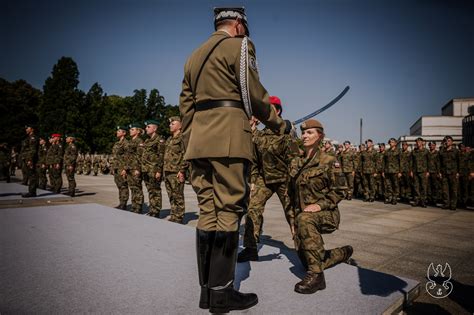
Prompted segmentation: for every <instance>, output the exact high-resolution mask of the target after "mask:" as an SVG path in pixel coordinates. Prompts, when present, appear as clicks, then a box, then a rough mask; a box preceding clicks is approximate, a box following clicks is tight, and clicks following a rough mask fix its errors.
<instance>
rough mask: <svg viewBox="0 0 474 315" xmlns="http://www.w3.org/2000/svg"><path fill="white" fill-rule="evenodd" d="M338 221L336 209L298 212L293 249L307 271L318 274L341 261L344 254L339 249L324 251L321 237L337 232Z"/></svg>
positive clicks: (338, 216)
mask: <svg viewBox="0 0 474 315" xmlns="http://www.w3.org/2000/svg"><path fill="white" fill-rule="evenodd" d="M339 221H340V214H339V210H338V209H335V210H331V211H328V210H323V211H318V212H300V213H299V214H298V215H297V217H296V235H295V249H296V250H297V252H298V256H299V258H300V260H301V263H302V264H303V265H304V266H305V268H306V269H307V270H308V271H311V272H317V273H320V272H323V270H324V269H326V268H329V267H331V266H334V265H335V264H337V263H339V262H341V261H342V259H343V257H344V252H343V251H342V250H341V249H340V248H335V249H332V250H325V249H324V241H323V238H322V236H321V234H329V233H332V232H334V231H335V230H337V228H338V227H339Z"/></svg>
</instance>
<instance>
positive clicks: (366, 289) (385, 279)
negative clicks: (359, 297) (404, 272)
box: [357, 267, 407, 296]
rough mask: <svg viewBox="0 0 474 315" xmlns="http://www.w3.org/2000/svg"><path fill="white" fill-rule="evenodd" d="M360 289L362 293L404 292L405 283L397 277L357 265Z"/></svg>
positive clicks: (383, 294)
mask: <svg viewBox="0 0 474 315" xmlns="http://www.w3.org/2000/svg"><path fill="white" fill-rule="evenodd" d="M357 271H358V273H359V286H360V291H361V293H362V294H364V295H377V296H389V295H390V294H392V293H394V292H397V291H398V292H401V293H403V294H406V293H407V292H406V291H405V290H404V288H405V287H406V286H407V283H406V282H405V281H404V280H401V279H400V278H398V277H395V276H392V275H389V274H386V273H382V272H378V271H374V270H369V269H365V268H361V267H357Z"/></svg>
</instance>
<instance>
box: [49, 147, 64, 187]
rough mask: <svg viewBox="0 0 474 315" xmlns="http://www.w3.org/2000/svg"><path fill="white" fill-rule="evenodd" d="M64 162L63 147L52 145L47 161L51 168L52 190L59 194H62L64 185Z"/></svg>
mask: <svg viewBox="0 0 474 315" xmlns="http://www.w3.org/2000/svg"><path fill="white" fill-rule="evenodd" d="M62 160H63V146H62V145H61V144H59V143H55V144H52V145H51V146H50V147H49V149H48V153H47V156H46V161H47V164H48V166H49V174H50V177H49V179H50V184H51V190H52V191H53V192H55V193H57V194H59V193H60V192H61V187H62V185H63V178H62Z"/></svg>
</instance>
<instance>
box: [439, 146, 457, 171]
mask: <svg viewBox="0 0 474 315" xmlns="http://www.w3.org/2000/svg"><path fill="white" fill-rule="evenodd" d="M439 162H440V163H439V166H440V169H441V173H442V174H446V175H450V174H456V173H459V151H458V149H456V148H451V150H442V151H440V153H439Z"/></svg>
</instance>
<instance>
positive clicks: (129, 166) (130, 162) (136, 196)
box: [121, 123, 144, 214]
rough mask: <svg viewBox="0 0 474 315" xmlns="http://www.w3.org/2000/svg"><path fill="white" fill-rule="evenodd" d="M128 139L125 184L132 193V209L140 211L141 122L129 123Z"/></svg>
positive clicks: (141, 201)
mask: <svg viewBox="0 0 474 315" xmlns="http://www.w3.org/2000/svg"><path fill="white" fill-rule="evenodd" d="M129 127H130V130H129V131H128V132H129V133H130V141H128V142H127V146H126V156H125V171H124V170H122V171H121V172H122V173H124V172H125V173H124V174H125V176H126V178H127V184H128V187H129V188H130V192H131V193H132V211H133V212H135V213H140V214H141V213H142V208H143V187H142V172H141V170H142V166H141V162H140V159H141V157H142V151H143V146H142V144H143V139H142V134H143V133H144V131H143V125H142V124H141V123H133V124H130V126H129Z"/></svg>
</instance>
